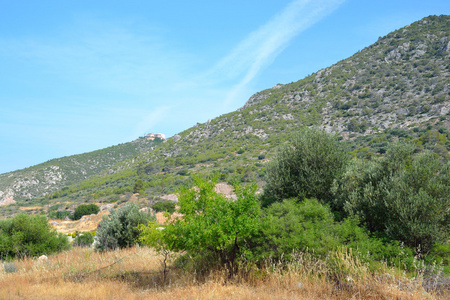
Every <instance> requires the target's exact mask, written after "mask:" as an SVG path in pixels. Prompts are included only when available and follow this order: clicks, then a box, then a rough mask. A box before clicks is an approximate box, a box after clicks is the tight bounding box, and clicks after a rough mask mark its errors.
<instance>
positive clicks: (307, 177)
mask: <svg viewBox="0 0 450 300" xmlns="http://www.w3.org/2000/svg"><path fill="white" fill-rule="evenodd" d="M347 160H348V155H347V153H346V152H345V150H344V147H343V145H342V144H341V143H339V142H338V139H337V137H336V136H333V135H331V134H328V133H326V132H324V131H320V130H317V129H305V130H303V131H302V132H301V133H300V134H299V135H297V136H295V137H294V138H293V140H292V142H291V143H290V144H289V145H286V146H284V147H282V148H281V149H280V150H279V151H278V153H277V155H276V157H275V159H274V160H273V162H272V163H271V164H270V165H269V166H268V167H267V171H266V174H267V175H266V181H267V184H266V186H265V187H264V194H263V196H262V204H263V206H268V205H270V204H271V203H273V202H281V201H283V200H284V199H288V198H293V197H297V198H298V199H304V198H317V199H319V200H322V201H324V202H331V200H332V193H331V191H330V188H331V185H332V183H333V180H334V179H335V178H337V177H338V176H340V174H341V173H342V172H343V170H344V167H345V165H346V163H347Z"/></svg>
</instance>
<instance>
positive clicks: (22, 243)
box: [0, 214, 69, 259]
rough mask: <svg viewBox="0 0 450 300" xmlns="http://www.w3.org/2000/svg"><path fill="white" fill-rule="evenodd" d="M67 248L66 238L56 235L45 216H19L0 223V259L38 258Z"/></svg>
mask: <svg viewBox="0 0 450 300" xmlns="http://www.w3.org/2000/svg"><path fill="white" fill-rule="evenodd" d="M68 248H69V241H68V239H67V237H66V236H65V235H63V234H60V233H57V232H56V231H55V230H54V229H53V228H52V227H51V226H50V224H48V222H47V218H46V217H45V216H28V215H25V214H19V215H16V216H14V217H13V218H11V219H7V220H1V221H0V257H1V258H7V259H8V258H15V257H18V258H23V257H25V256H38V255H42V254H50V253H54V252H59V251H62V250H66V249H68Z"/></svg>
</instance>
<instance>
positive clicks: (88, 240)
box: [73, 232, 94, 247]
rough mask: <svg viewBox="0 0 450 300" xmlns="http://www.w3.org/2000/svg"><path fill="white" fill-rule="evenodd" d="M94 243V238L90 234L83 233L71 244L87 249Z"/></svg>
mask: <svg viewBox="0 0 450 300" xmlns="http://www.w3.org/2000/svg"><path fill="white" fill-rule="evenodd" d="M93 242H94V236H93V235H92V234H91V233H90V232H85V233H83V234H80V235H78V236H77V237H76V238H75V240H74V241H73V244H74V245H75V246H79V247H89V246H91V245H92V243H93Z"/></svg>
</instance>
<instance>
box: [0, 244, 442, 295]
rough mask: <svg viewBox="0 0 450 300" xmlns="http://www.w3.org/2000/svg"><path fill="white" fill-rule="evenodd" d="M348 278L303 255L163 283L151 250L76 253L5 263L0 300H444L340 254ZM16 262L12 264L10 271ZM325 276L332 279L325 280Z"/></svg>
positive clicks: (178, 274) (171, 276)
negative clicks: (254, 268)
mask: <svg viewBox="0 0 450 300" xmlns="http://www.w3.org/2000/svg"><path fill="white" fill-rule="evenodd" d="M336 258H337V261H339V262H340V264H341V265H340V267H342V268H344V269H345V270H346V272H347V273H346V274H348V275H346V277H345V278H341V279H334V280H333V279H330V276H327V275H326V274H329V271H330V270H329V269H327V268H328V267H326V265H325V264H324V263H322V262H320V261H317V260H312V259H308V258H307V257H306V256H302V255H299V257H298V259H297V262H296V263H293V264H291V265H290V266H289V267H288V268H287V269H286V268H285V269H284V270H282V269H281V268H279V267H278V266H276V265H272V266H269V268H267V269H271V271H270V272H269V271H259V272H253V273H252V275H249V274H248V273H247V274H246V275H244V274H240V275H238V276H236V278H235V279H232V280H227V279H226V278H227V276H225V274H224V273H223V272H220V271H215V272H211V273H209V274H207V275H204V276H199V275H196V274H189V273H187V272H184V271H182V270H177V269H171V270H170V271H169V273H168V275H167V277H166V280H165V282H163V278H162V264H161V262H162V258H161V257H160V256H158V255H157V254H156V253H155V252H154V251H153V250H151V249H148V248H139V247H135V248H130V249H126V250H118V251H111V252H105V253H97V252H95V251H93V250H92V249H89V248H77V247H75V248H74V249H72V250H70V251H67V252H63V253H60V254H56V255H52V256H50V257H49V258H48V260H47V261H45V260H44V261H40V260H39V259H37V258H29V259H24V260H20V261H13V262H11V263H8V264H6V265H5V264H1V265H0V299H77V300H81V299H447V298H448V297H447V295H442V294H441V295H436V294H433V293H427V292H426V291H425V290H424V289H423V288H422V285H421V282H420V280H417V279H415V280H412V279H406V278H405V277H404V276H403V275H402V274H401V272H399V271H395V270H387V269H386V270H385V272H383V274H384V275H373V274H370V272H368V271H366V270H365V268H364V266H362V265H359V264H358V263H355V262H354V260H352V259H351V258H349V257H346V256H345V255H343V254H336ZM11 264H13V266H12V265H11ZM326 278H328V279H326Z"/></svg>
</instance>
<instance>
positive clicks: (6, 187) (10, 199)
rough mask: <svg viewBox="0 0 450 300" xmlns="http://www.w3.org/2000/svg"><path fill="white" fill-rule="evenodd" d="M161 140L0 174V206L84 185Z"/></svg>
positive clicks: (64, 158) (143, 139)
mask: <svg viewBox="0 0 450 300" xmlns="http://www.w3.org/2000/svg"><path fill="white" fill-rule="evenodd" d="M160 143H161V140H160V139H154V140H150V139H145V138H140V139H138V140H135V141H132V142H130V143H125V144H120V145H117V146H112V147H108V148H105V149H102V150H97V151H93V152H89V153H84V154H79V155H73V156H68V157H62V158H58V159H53V160H50V161H47V162H45V163H42V164H39V165H36V166H33V167H30V168H26V169H23V170H18V171H14V172H9V173H5V174H0V206H2V205H7V204H12V203H14V201H16V200H25V199H31V198H34V197H40V196H42V195H44V194H48V193H51V192H54V191H56V190H59V189H62V188H64V187H65V186H67V185H71V184H74V183H77V182H80V181H82V180H84V179H86V178H89V177H90V176H92V175H94V174H97V173H99V172H101V171H104V170H106V172H112V170H110V168H112V167H113V166H115V165H117V164H118V163H120V162H123V161H124V160H126V159H128V158H132V157H134V156H136V155H137V154H139V153H143V152H148V151H151V150H153V149H154V148H155V147H156V146H157V145H159V144H160Z"/></svg>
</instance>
